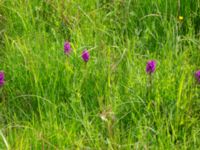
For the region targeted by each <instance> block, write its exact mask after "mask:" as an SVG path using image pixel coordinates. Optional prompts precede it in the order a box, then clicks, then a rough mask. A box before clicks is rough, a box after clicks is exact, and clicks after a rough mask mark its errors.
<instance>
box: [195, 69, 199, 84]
mask: <svg viewBox="0 0 200 150" xmlns="http://www.w3.org/2000/svg"><path fill="white" fill-rule="evenodd" d="M195 78H196V80H197V82H198V83H200V70H198V71H196V72H195Z"/></svg>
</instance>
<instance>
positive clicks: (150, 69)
mask: <svg viewBox="0 0 200 150" xmlns="http://www.w3.org/2000/svg"><path fill="white" fill-rule="evenodd" d="M155 70H156V61H155V60H150V61H148V62H147V65H146V72H147V73H148V74H152V73H154V72H155Z"/></svg>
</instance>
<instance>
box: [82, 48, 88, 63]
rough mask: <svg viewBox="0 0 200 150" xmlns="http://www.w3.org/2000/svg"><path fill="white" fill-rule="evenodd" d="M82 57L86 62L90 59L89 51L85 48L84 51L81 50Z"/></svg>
mask: <svg viewBox="0 0 200 150" xmlns="http://www.w3.org/2000/svg"><path fill="white" fill-rule="evenodd" d="M82 58H83V60H84V61H85V62H88V60H89V59H90V54H89V52H88V51H87V50H84V51H83V52H82Z"/></svg>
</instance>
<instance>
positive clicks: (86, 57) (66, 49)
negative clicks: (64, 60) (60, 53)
mask: <svg viewBox="0 0 200 150" xmlns="http://www.w3.org/2000/svg"><path fill="white" fill-rule="evenodd" d="M71 51H72V49H71V45H70V43H69V42H65V43H64V53H65V54H66V55H69V54H70V53H71ZM82 59H83V61H85V62H88V61H89V59H90V54H89V52H88V51H87V50H86V49H85V50H84V51H83V52H82Z"/></svg>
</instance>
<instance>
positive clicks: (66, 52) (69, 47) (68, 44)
mask: <svg viewBox="0 0 200 150" xmlns="http://www.w3.org/2000/svg"><path fill="white" fill-rule="evenodd" d="M70 52H71V46H70V43H69V42H65V44H64V53H65V54H67V55H69V54H70Z"/></svg>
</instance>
